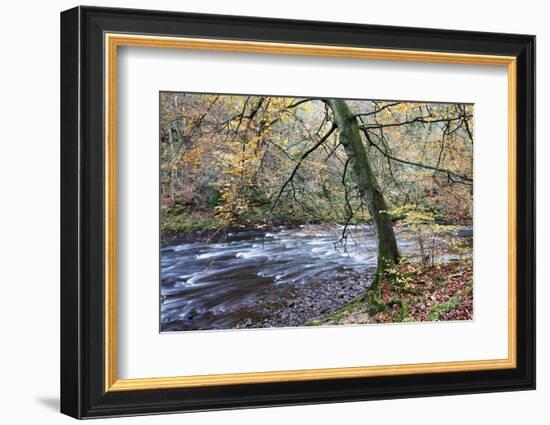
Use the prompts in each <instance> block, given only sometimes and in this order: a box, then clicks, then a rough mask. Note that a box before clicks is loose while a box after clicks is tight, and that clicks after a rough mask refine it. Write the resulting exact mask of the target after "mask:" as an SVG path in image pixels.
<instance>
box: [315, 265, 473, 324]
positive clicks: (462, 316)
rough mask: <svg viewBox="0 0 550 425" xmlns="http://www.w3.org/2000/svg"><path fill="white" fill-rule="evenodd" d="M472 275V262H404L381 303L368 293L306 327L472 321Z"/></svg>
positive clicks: (391, 275)
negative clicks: (432, 263) (433, 263)
mask: <svg viewBox="0 0 550 425" xmlns="http://www.w3.org/2000/svg"><path fill="white" fill-rule="evenodd" d="M472 272H473V269H472V259H471V258H466V259H462V260H459V261H450V262H448V263H445V264H435V265H431V264H424V265H423V264H419V263H414V262H409V261H407V260H406V259H405V260H404V261H402V262H401V263H400V264H398V265H397V266H396V267H395V268H393V269H392V270H390V271H389V272H388V273H387V274H386V276H385V277H384V279H383V280H382V282H381V285H380V298H379V299H377V300H373V298H372V297H369V296H368V293H369V291H367V292H366V293H365V294H363V295H360V296H358V297H356V298H355V299H354V300H353V301H351V302H350V303H348V304H346V305H345V306H343V307H341V308H339V309H337V310H336V311H334V312H332V313H330V314H328V315H326V316H324V317H321V318H319V319H315V320H310V321H309V322H307V325H309V326H315V325H351V324H367V323H402V322H426V321H440V320H445V321H449V320H471V319H473V281H472Z"/></svg>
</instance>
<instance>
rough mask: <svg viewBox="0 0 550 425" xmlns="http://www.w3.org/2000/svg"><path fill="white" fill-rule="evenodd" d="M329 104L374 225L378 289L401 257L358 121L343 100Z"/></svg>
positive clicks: (331, 101) (376, 286)
mask: <svg viewBox="0 0 550 425" xmlns="http://www.w3.org/2000/svg"><path fill="white" fill-rule="evenodd" d="M326 102H327V104H328V105H329V106H330V108H331V109H332V111H333V113H334V121H335V123H336V125H337V126H338V134H339V139H340V143H342V145H343V146H344V149H345V151H346V154H347V157H348V160H349V162H350V163H351V165H352V169H353V172H354V178H355V182H356V184H357V187H358V189H359V193H360V194H361V198H362V199H363V200H364V202H365V203H366V205H367V209H368V211H369V213H370V216H371V217H372V221H373V223H374V231H375V234H376V241H377V251H378V253H377V256H378V259H377V268H376V277H375V280H374V283H373V287H374V289H377V288H378V284H379V282H380V279H381V277H382V274H383V273H384V270H385V269H386V268H387V267H391V266H393V265H394V264H395V263H396V261H397V259H398V257H399V252H398V249H397V242H396V240H395V234H394V232H393V225H392V222H391V219H390V216H389V214H388V212H389V211H388V206H387V204H386V200H385V199H384V195H383V194H382V191H381V190H380V186H379V185H378V181H377V179H376V176H375V175H374V172H373V170H372V167H371V164H370V162H369V158H368V154H367V151H366V149H365V146H364V145H363V140H362V139H361V134H360V133H359V124H358V123H357V117H356V116H355V114H353V112H352V111H351V109H350V107H349V106H348V105H347V103H346V102H345V101H343V100H339V99H329V100H326Z"/></svg>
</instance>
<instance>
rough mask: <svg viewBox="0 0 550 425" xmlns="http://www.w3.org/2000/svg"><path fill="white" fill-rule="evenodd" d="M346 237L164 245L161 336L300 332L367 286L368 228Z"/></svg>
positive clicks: (404, 245)
mask: <svg viewBox="0 0 550 425" xmlns="http://www.w3.org/2000/svg"><path fill="white" fill-rule="evenodd" d="M341 232H342V229H341V228H331V229H324V230H321V229H319V228H315V227H313V228H306V227H304V226H302V227H301V228H284V227H281V228H277V229H275V230H274V229H270V230H269V231H267V230H243V231H239V232H235V233H228V234H226V235H225V237H224V238H223V241H216V242H212V241H210V242H209V241H188V240H183V239H178V238H174V239H172V240H171V241H169V242H167V243H164V244H163V246H162V249H161V296H160V315H161V331H180V330H206V329H230V328H239V327H271V326H299V325H303V324H304V323H305V322H306V321H307V320H308V319H312V318H315V317H318V316H319V315H321V314H324V313H326V312H329V311H331V310H334V309H335V308H337V307H339V306H341V305H343V304H345V303H346V302H348V301H350V300H351V299H352V298H353V297H355V296H356V295H358V294H360V293H361V292H363V291H364V290H365V289H366V288H367V287H368V285H369V284H370V281H371V280H372V275H373V271H374V269H375V268H376V244H375V240H374V237H373V234H372V230H371V229H370V228H369V227H368V226H357V227H353V228H352V229H351V230H350V232H349V237H348V239H347V243H345V244H343V243H342V242H341ZM466 232H468V229H466ZM405 236H406V232H398V233H397V238H398V245H399V249H400V251H401V252H402V253H414V251H415V249H416V242H415V241H414V240H412V239H411V238H407V237H405ZM444 257H445V258H444V260H448V259H451V258H453V257H456V255H455V254H453V253H452V252H450V251H449V252H447V253H445V254H444Z"/></svg>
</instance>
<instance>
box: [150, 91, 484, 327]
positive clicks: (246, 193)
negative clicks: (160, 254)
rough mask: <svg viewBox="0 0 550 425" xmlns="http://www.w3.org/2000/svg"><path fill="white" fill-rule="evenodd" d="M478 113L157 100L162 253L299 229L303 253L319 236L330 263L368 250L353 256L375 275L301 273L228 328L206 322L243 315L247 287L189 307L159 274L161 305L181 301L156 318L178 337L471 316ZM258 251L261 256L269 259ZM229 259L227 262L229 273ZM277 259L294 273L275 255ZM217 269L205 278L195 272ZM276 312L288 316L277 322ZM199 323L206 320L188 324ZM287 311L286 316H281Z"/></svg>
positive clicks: (388, 105) (404, 106)
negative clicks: (234, 302)
mask: <svg viewBox="0 0 550 425" xmlns="http://www.w3.org/2000/svg"><path fill="white" fill-rule="evenodd" d="M473 110H474V105H472V104H458V103H427V102H409V101H397V100H353V99H332V98H308V97H303V98H300V97H275V96H258V95H222V94H194V93H179V92H161V93H160V196H161V199H160V209H161V211H160V226H161V235H162V243H163V249H167V251H166V252H170V253H171V254H170V255H172V254H174V253H175V252H176V251H177V249H172V250H171V251H168V249H169V248H170V247H172V248H173V247H174V246H178V245H177V244H180V245H179V246H182V245H181V244H183V243H185V244H189V243H193V242H200V243H201V244H202V245H201V246H203V247H204V246H206V245H208V244H218V245H219V244H221V243H227V242H228V240H227V235H235V234H245V232H246V231H255V232H257V233H258V232H259V233H260V234H261V235H262V238H264V239H265V235H271V234H275V233H276V231H277V230H278V229H286V230H285V232H289V231H293V232H294V230H293V229H299V231H300V233H299V235H298V236H300V237H302V239H303V240H304V241H306V242H305V245H304V244H303V246H301V247H300V249H301V251H300V252H304V249H305V248H304V247H305V246H306V245H308V246H309V245H312V246H313V245H315V243H316V242H315V238H316V236H315V235H319V234H322V235H328V234H330V235H332V236H331V239H330V241H331V242H330V243H331V244H332V245H333V247H331V248H330V249H331V251H330V252H331V254H330V255H333V256H338V255H341V256H347V257H349V256H350V254H349V252H348V251H347V250H348V249H352V248H353V250H355V251H354V252H355V253H357V252H359V253H364V252H367V251H368V252H369V255H368V256H363V257H361V258H362V259H364V262H365V264H367V263H368V264H369V265H370V266H369V267H366V266H365V267H363V268H357V267H355V266H354V267H355V268H354V267H351V269H353V270H352V272H350V273H348V274H349V276H347V275H346V276H345V278H341V277H342V276H343V275H345V274H346V272H345V270H346V269H348V267H347V265H346V264H344V265H343V266H342V265H341V264H340V263H338V264H340V266H338V267H335V268H332V269H331V270H330V271H327V273H325V274H323V275H316V276H310V278H309V280H308V278H307V277H304V276H303V275H300V277H299V278H296V279H294V280H289V282H294V287H297V284H296V282H298V281H299V282H300V283H301V284H302V287H304V286H305V287H307V285H310V286H311V285H313V284H315V289H311V288H310V290H308V291H306V292H305V293H304V290H303V289H295V288H294V289H293V290H292V291H290V292H288V291H287V292H281V295H280V296H279V298H281V297H282V298H287V299H285V300H281V299H278V300H275V301H273V300H271V303H272V304H273V305H278V306H279V307H277V309H275V307H270V308H268V307H262V308H264V310H265V313H262V314H260V313H255V312H252V307H251V306H249V308H248V310H246V309H245V310H242V308H241V309H240V310H239V309H238V308H236V307H235V309H234V310H235V312H237V310H238V313H235V316H236V317H237V318H236V319H235V320H234V321H233V322H231V323H229V322H223V323H224V324H220V323H222V322H217V321H216V320H214V316H216V313H214V312H215V311H216V306H218V307H219V306H221V305H222V304H224V297H225V300H227V299H228V298H231V297H233V296H235V297H236V295H235V294H237V293H238V294H240V295H239V296H240V298H239V304H240V305H242V304H243V303H244V302H245V301H243V300H245V299H246V297H247V292H246V291H245V290H244V289H243V288H241V287H239V288H240V289H239V291H237V292H235V293H229V292H227V291H225V292H223V291H222V292H221V293H220V295H219V298H220V300H219V303H218V304H216V302H210V303H209V304H208V303H207V304H204V303H203V305H202V306H201V307H196V303H195V307H193V308H191V304H192V303H191V302H190V301H185V300H184V295H185V296H186V297H188V300H190V299H192V296H193V294H192V293H188V294H186V293H185V291H183V289H182V290H181V291H180V290H179V289H178V288H179V287H182V288H184V287H186V285H187V286H190V285H191V284H190V283H189V282H188V281H190V280H189V279H188V281H186V280H185V278H181V279H179V280H178V279H177V278H175V277H171V278H169V276H168V272H167V274H166V276H163V285H164V286H165V288H166V290H165V291H164V292H162V291H161V293H162V299H163V300H169V299H170V298H171V297H176V298H178V297H179V299H180V300H181V302H180V303H179V305H180V307H179V309H175V310H174V309H171V310H170V311H168V310H166V313H167V314H166V317H164V318H163V320H164V321H165V322H166V323H169V324H170V326H171V328H170V329H175V330H182V329H198V328H201V329H202V328H217V327H265V326H297V325H318V324H342V323H344V324H355V323H380V322H403V321H422V320H465V319H471V318H472V314H473V282H472V217H473V143H474V136H473V135H474V127H473V125H474V124H473V116H474V111H473ZM289 229H290V230H289ZM257 233H255V234H257ZM295 234H297V233H296V232H294V233H293V237H294V236H295ZM303 235H305V236H303ZM298 236H295V237H298ZM275 238H277V236H275ZM304 238H305V239H304ZM279 239H281V238H279ZM302 239H300V240H302ZM366 239H368V241H369V243H371V244H372V246H373V249H372V250H370V251H369V250H368V247H367V245H368V243H365V245H364V246H362V244H363V242H364V241H365V240H366ZM292 240H293V241H294V239H292ZM327 240H328V239H327ZM235 243H236V242H235ZM293 243H294V242H293ZM287 245H288V237H287ZM227 247H230V246H229V245H228V246H227ZM333 248H334V250H335V252H336V254H332V249H333ZM255 249H256V251H259V250H260V248H257V247H256V248H255ZM327 250H328V248H327ZM256 251H254V252H255V254H254V255H255V256H256V257H258V256H260V255H264V254H265V253H264V254H262V253H261V252H256ZM201 252H202V254H201ZM201 252H199V254H198V257H200V256H201V255H203V256H204V255H205V251H201ZM243 252H244V251H243ZM243 252H241V253H240V254H242V256H244V254H243ZM308 252H309V251H308ZM209 255H210V254H209ZM216 255H218V254H216ZM220 255H221V254H220ZM236 255H237V256H236V257H232V258H233V260H231V262H230V263H227V264H228V265H230V266H231V267H233V266H234V265H237V263H238V260H239V252H237V254H236ZM266 255H267V254H265V255H264V257H265V256H266ZM308 255H309V254H308ZM324 255H327V256H328V255H329V254H328V251H327V253H324ZM242 256H241V257H242ZM198 257H197V258H198ZM256 257H254V258H256ZM264 257H261V258H264ZM356 257H357V256H356ZM213 258H214V257H213ZM258 258H259V257H258ZM266 258H267V257H266ZM272 258H276V261H278V263H277V264H279V263H280V264H281V267H282V268H284V267H285V264H287V265H288V267H291V265H290V263H285V262H284V261H283V260H281V256H280V255H279V256H277V257H272ZM308 258H309V257H308ZM357 258H359V257H357ZM171 261H172V262H173V263H174V264H176V263H177V261H178V257H177V256H176V255H175V254H174V256H173V258H172V257H171ZM212 261H214V260H212ZM212 261H211V262H210V263H208V264H206V263H205V264H206V265H204V266H203V267H202V269H201V270H200V271H201V273H203V275H204V274H205V272H207V271H208V270H209V267H210V266H211V265H212ZM228 261H229V260H228ZM262 261H263V260H262ZM269 261H271V260H269V259H267V260H265V263H262V264H264V265H265V264H267V263H268V262H269ZM273 261H275V260H273ZM318 261H319V263H318V264H322V261H323V259H322V258H321V259H319V260H318ZM358 261H359V260H358ZM356 263H357V261H356ZM356 263H354V264H356ZM171 264H172V263H171ZM246 264H248V265H246V267H249V266H250V267H252V266H251V265H250V264H249V263H246ZM170 267H172V265H170ZM243 267H244V266H243ZM258 267H259V266H258ZM266 267H267V266H266ZM166 270H168V266H167V269H166ZM258 270H259V271H257V273H256V274H257V275H258V276H263V275H262V274H261V273H262V272H261V270H260V269H258ZM225 273H227V272H225ZM161 274H162V271H161ZM287 274H288V273H287ZM280 275H281V273H279V274H276V275H275V276H280ZM336 275H338V276H339V277H338V278H337V277H336ZM165 277H166V279H165ZM201 279H202V282H203V283H209V282H210V283H211V282H214V280H216V279H215V278H214V277H211V278H210V280H208V279H204V278H202V275H201ZM350 279H351V280H353V283H349V280H350ZM276 280H277V279H275V278H273V279H272V281H271V282H267V281H266V282H264V283H265V286H262V288H264V289H263V292H262V294H263V293H264V292H265V295H258V298H257V299H256V301H254V302H252V305H254V304H256V305H257V304H258V303H259V301H258V300H263V302H264V305H267V304H268V301H267V300H269V299H270V298H269V296H268V295H269V294H271V295H273V294H274V293H278V292H277V291H279V290H278V289H277V290H276V291H275V292H273V291H272V289H270V288H273V284H276V283H277V282H276ZM310 281H311V282H310ZM342 281H346V282H348V284H342V285H340V284H339V283H338V282H342ZM359 281H360V283H357V282H359ZM270 284H271V286H270ZM220 285H221V283H220ZM236 285H237V283H236ZM250 285H254V283H253V282H252V281H250ZM346 285H348V286H346ZM349 285H351V286H349ZM353 285H359V286H353ZM206 286H207V285H206ZM206 286H205V288H206ZM242 286H243V285H242ZM244 286H245V285H244ZM342 287H343V288H344V290H342V289H341V288H342ZM253 288H256V287H253ZM326 288H332V289H330V290H329V289H326ZM345 288H353V289H350V290H349V291H348V290H347V289H345ZM323 291H328V293H323ZM342 291H343V292H345V293H344V295H342V296H341V297H340V298H342V300H341V302H337V303H331V302H328V304H327V303H326V302H325V303H324V304H322V302H321V301H312V302H311V304H312V305H313V306H312V307H311V306H310V307H308V304H307V302H305V301H304V302H300V300H298V301H296V300H297V299H301V298H308V299H314V300H318V299H321V300H322V299H323V297H325V298H327V297H328V298H333V295H334V294H333V293H336V294H341V293H342ZM346 291H347V292H349V293H347V292H346ZM224 294H225V295H224ZM323 294H324V295H323ZM331 294H332V295H331ZM204 297H205V299H206V298H208V299H209V300H210V299H211V298H212V292H211V293H208V291H207V290H205V291H204ZM323 302H324V301H323ZM316 303H317V304H316ZM319 303H321V304H322V305H320V304H319ZM199 304H200V303H199ZM289 306H290V307H289ZM287 307H288V308H287ZM186 309H187V310H186ZM285 309H288V310H289V311H290V313H288V314H287V313H284V314H283V313H281V312H280V311H281V310H285ZM300 309H301V310H300ZM227 310H228V306H227V305H226V306H225V307H224V308H221V307H220V311H227ZM275 310H277V312H275ZM302 310H303V311H302ZM182 311H186V312H185V313H182ZM168 313H169V314H168ZM176 313H178V314H176ZM201 314H203V315H207V316H208V317H209V320H206V321H204V322H203V324H201V325H198V324H194V325H193V324H192V322H193V321H194V320H196V318H197V317H199V316H201ZM221 314H222V313H219V315H221ZM285 314H287V315H289V316H290V319H288V320H286V319H284V317H283V318H281V315H282V316H284V315H285ZM274 316H277V317H276V318H274ZM205 317H206V316H205ZM285 320H286V321H285ZM178 323H179V324H178ZM216 323H218V325H216Z"/></svg>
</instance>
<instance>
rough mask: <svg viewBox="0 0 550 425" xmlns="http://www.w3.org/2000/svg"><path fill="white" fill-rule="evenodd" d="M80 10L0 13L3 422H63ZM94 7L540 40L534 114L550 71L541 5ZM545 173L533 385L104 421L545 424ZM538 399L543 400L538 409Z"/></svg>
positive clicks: (546, 150) (28, 5)
mask: <svg viewBox="0 0 550 425" xmlns="http://www.w3.org/2000/svg"><path fill="white" fill-rule="evenodd" d="M76 4H77V3H75V2H71V1H64V0H55V1H50V2H34V4H33V3H32V2H29V1H26V2H24V1H18V2H13V1H12V2H6V4H4V5H3V8H2V14H1V15H0V33H1V36H2V37H1V45H2V48H1V50H0V54H1V56H0V58H1V66H0V75H1V78H0V117H1V121H0V185H1V186H0V187H1V191H2V192H1V193H2V196H3V199H4V201H3V203H2V207H1V208H0V258H1V259H2V260H1V262H0V291H1V295H0V329H1V335H2V339H1V342H0V344H1V347H2V349H1V350H0V400H1V401H0V405H1V406H2V407H1V408H0V421H1V422H3V423H7V424H18V423H33V422H34V423H40V424H50V423H52V424H56V423H69V422H70V421H71V420H70V419H69V418H68V417H64V416H62V415H60V414H59V413H57V410H58V392H59V385H58V382H59V360H58V359H59V348H58V347H59V332H58V329H59V300H58V298H59V12H60V11H61V10H64V9H68V8H70V7H73V6H74V5H76ZM94 4H96V5H101V6H119V7H137V8H156V9H166V10H181V11H190V12H206V13H222V14H240V15H253V16H254V15H255V16H268V17H281V18H295V19H314V20H329V21H344V22H361V23H370V24H387V25H404V26H419V27H438V28H449V29H451V28H452V29H464V30H480V31H499V32H518V33H531V34H536V35H537V37H538V39H537V43H538V46H537V47H538V48H537V53H538V58H537V61H538V68H537V74H538V76H539V78H538V101H537V107H538V117H539V122H543V123H544V117H546V116H548V115H550V106H549V105H548V103H545V102H544V99H545V98H544V95H546V94H548V89H549V83H548V80H547V76H548V75H550V53H548V52H549V51H550V27H548V25H547V12H546V11H545V4H544V2H540V1H535V0H523V1H522V2H517V1H499V2H496V1H492V2H489V1H488V2H480V1H470V0H462V1H460V2H450V3H444V2H441V1H440V0H424V1H422V2H420V3H419V2H411V1H407V0H394V1H392V2H390V3H388V2H359V1H355V2H354V1H352V0H340V1H338V2H334V1H322V0H317V1H315V2H297V1H296V0H277V1H271V2H261V1H257V0H255V1H253V0H251V1H246V0H232V1H227V0H226V1H223V0H201V1H195V2H182V1H175V0H172V1H170V0H157V1H155V2H151V1H144V0H127V1H122V0H120V1H99V0H98V1H97V2H94ZM549 137H550V131H549V130H548V127H546V126H544V124H543V125H540V126H539V131H538V140H539V143H538V152H537V154H538V158H539V161H538V162H539V164H542V165H543V163H542V160H543V159H544V158H547V157H549V155H550V146H549V145H548V144H547V143H544V141H545V140H547V139H548V138H549ZM548 184H550V167H543V166H540V167H539V170H538V188H539V190H538V217H539V223H538V254H539V255H538V258H539V270H538V317H537V319H538V359H539V361H538V390H537V391H535V392H520V393H501V394H483V395H469V396H454V397H438V398H422V399H410V400H391V401H377V402H362V403H345V404H333V405H321V406H303V407H285V408H270V409H259V410H258V409H256V410H241V411H225V412H210V413H195V414H187V415H185V416H182V415H166V416H155V417H134V418H125V419H115V420H110V422H109V423H116V422H120V423H127V424H144V423H152V422H153V421H154V423H159V424H170V423H181V421H187V423H189V424H217V423H220V422H223V423H224V424H256V423H265V424H271V423H273V424H275V423H277V424H278V423H285V422H287V423H300V422H301V421H304V422H307V423H315V424H331V423H338V422H342V421H343V420H346V421H350V422H355V421H358V422H362V423H365V422H367V421H368V422H371V423H407V424H423V425H428V424H436V423H444V424H446V425H447V424H448V425H451V424H461V425H463V424H465V423H483V422H486V421H487V422H489V423H498V424H503V425H504V424H513V423H519V422H523V421H530V422H532V423H535V424H536V423H544V421H545V419H546V420H548V417H549V416H550V414H549V413H548V408H547V406H546V404H547V402H548V400H549V399H550V365H549V359H550V332H549V325H550V311H549V310H548V309H546V310H545V307H546V305H545V302H544V300H546V299H548V298H549V297H550V290H549V289H548V286H547V285H546V284H547V281H548V278H549V277H550V274H549V273H548V272H547V271H546V270H545V269H544V267H543V266H544V263H545V262H544V259H545V258H547V257H548V256H549V255H550V249H548V248H547V245H546V244H545V243H544V242H543V240H544V239H545V237H550V227H549V224H548V222H544V221H543V220H542V218H543V217H545V216H548V215H549V214H550V199H549V197H548V196H544V195H545V192H546V191H545V186H546V185H548ZM545 402H546V403H545Z"/></svg>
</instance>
